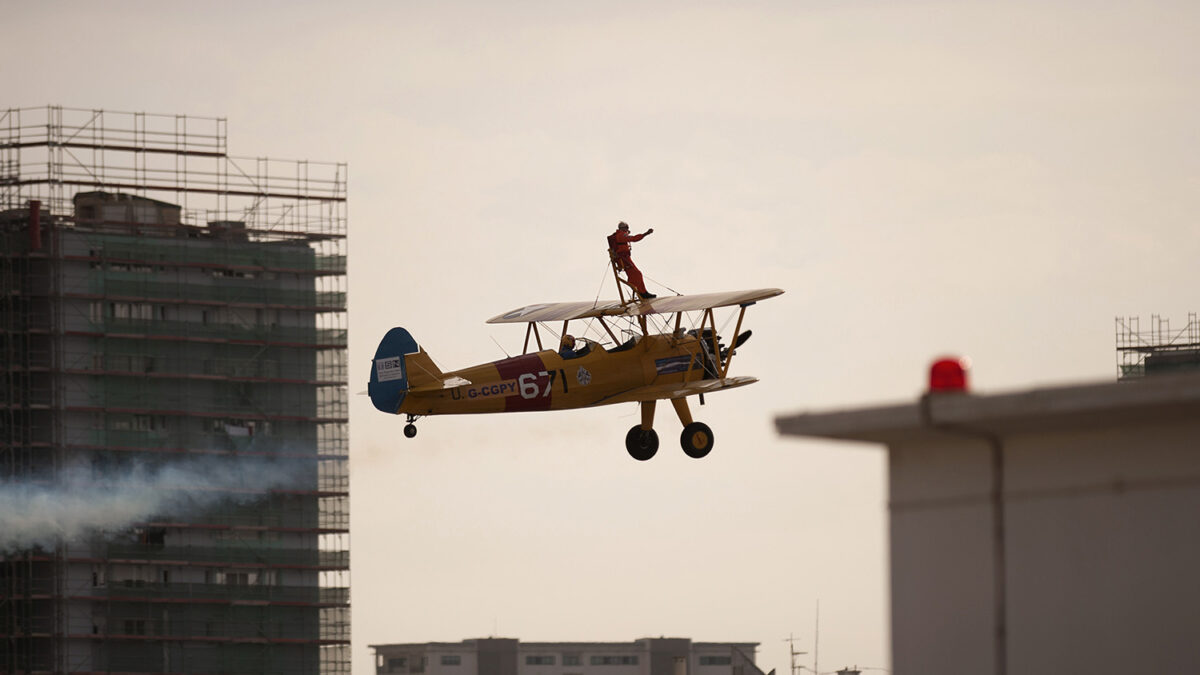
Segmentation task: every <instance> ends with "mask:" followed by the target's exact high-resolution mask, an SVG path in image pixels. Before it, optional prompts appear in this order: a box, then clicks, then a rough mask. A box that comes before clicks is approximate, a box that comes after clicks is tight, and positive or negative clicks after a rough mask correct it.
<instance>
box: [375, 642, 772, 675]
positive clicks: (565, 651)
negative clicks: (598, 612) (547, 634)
mask: <svg viewBox="0 0 1200 675" xmlns="http://www.w3.org/2000/svg"><path fill="white" fill-rule="evenodd" d="M757 648H758V643H757V642H692V641H691V640H690V639H687V638H643V639H640V640H635V641H633V642H521V641H519V640H515V639H511V638H480V639H474V640H463V641H462V642H424V643H409V644H388V645H371V649H373V650H375V672H376V673H379V674H381V675H383V674H386V673H426V674H427V675H761V674H762V671H761V670H759V669H758V667H757V666H755V665H754V656H755V650H756V649H757ZM773 672H774V671H772V673H773Z"/></svg>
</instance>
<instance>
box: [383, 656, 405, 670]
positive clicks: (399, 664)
mask: <svg viewBox="0 0 1200 675" xmlns="http://www.w3.org/2000/svg"><path fill="white" fill-rule="evenodd" d="M407 665H408V659H407V658H405V657H403V656H393V657H392V658H390V659H388V660H387V671H388V672H389V673H398V672H400V671H402V670H404V667H405V666H407Z"/></svg>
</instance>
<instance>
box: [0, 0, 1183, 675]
mask: <svg viewBox="0 0 1200 675" xmlns="http://www.w3.org/2000/svg"><path fill="white" fill-rule="evenodd" d="M4 14H5V24H6V28H7V30H6V31H5V33H6V37H5V40H3V41H0V81H2V82H3V83H4V90H5V94H6V95H5V101H4V102H3V107H26V106H40V105H45V104H61V105H65V106H68V107H79V108H105V109H110V110H118V111H139V112H140V111H144V112H152V113H167V114H176V113H178V114H189V115H198V116H209V117H226V118H228V120H229V125H228V130H229V149H230V152H231V153H232V154H236V155H242V156H270V157H276V158H281V159H311V160H322V161H346V162H348V163H349V175H350V183H349V195H350V208H349V214H350V293H351V295H350V311H351V314H350V328H351V334H350V358H351V364H352V369H351V374H352V377H353V378H354V379H353V380H352V382H351V385H350V390H351V392H352V393H353V392H357V391H360V390H363V389H365V388H366V387H365V382H366V378H367V375H368V368H369V366H370V358H371V356H372V354H373V352H374V348H375V345H376V343H377V341H378V339H379V337H380V336H382V334H383V333H384V332H385V331H386V330H387V329H388V328H390V327H392V326H396V325H399V326H405V327H406V328H408V329H409V330H410V331H411V332H412V333H413V335H414V336H416V338H417V339H418V340H419V341H420V342H422V344H423V345H424V346H425V347H426V348H427V349H428V350H429V351H430V353H431V354H432V355H433V357H434V358H435V359H436V360H437V361H438V362H439V363H440V364H441V365H442V366H443V368H446V369H451V368H458V367H462V366H466V365H471V364H475V363H478V362H482V361H488V360H493V359H495V358H498V357H501V356H502V355H503V354H502V353H501V351H500V349H499V348H498V347H497V346H496V345H495V344H494V343H493V342H492V337H494V338H495V339H496V340H498V341H499V342H500V343H501V344H503V345H504V346H505V348H506V349H508V350H509V351H510V352H511V351H519V350H520V346H521V345H520V343H521V339H522V337H523V334H524V333H523V328H522V327H519V326H486V325H484V323H483V321H484V320H485V319H487V318H488V317H491V316H494V315H496V314H498V313H500V312H503V311H506V310H509V309H512V308H514V307H517V306H519V305H523V304H528V303H533V302H544V301H555V300H590V299H592V298H594V297H596V294H597V292H598V290H599V289H600V288H601V286H600V285H601V282H602V281H603V280H604V279H605V273H606V270H607V258H606V255H605V253H604V236H605V235H607V234H608V233H609V232H610V231H611V230H612V228H613V226H614V225H615V224H616V222H617V221H618V220H626V221H628V222H629V223H631V224H632V225H633V227H634V229H635V230H639V231H640V230H641V229H644V228H646V227H654V228H655V233H654V235H652V236H651V237H650V238H649V239H647V240H646V241H644V242H643V243H641V244H638V245H635V250H634V258H635V260H637V262H638V263H639V265H640V266H641V268H642V269H643V271H644V272H645V273H646V274H647V276H648V277H649V278H650V279H652V280H654V281H655V282H657V283H661V284H665V285H667V286H669V287H670V288H673V289H675V290H678V291H680V292H709V291H717V290H725V289H740V288H758V287H763V286H777V287H780V288H783V289H785V290H786V291H787V292H786V294H785V295H783V296H781V297H779V298H775V299H772V300H769V301H767V302H764V303H761V304H760V305H759V306H757V307H756V308H754V309H753V310H752V311H751V312H750V314H749V315H748V319H747V320H748V322H749V327H750V328H752V329H753V330H754V338H753V339H752V340H751V341H750V342H749V343H748V344H747V345H746V346H745V347H744V348H743V349H741V350H739V355H738V359H737V360H736V361H735V363H734V370H735V374H739V375H757V376H759V377H761V378H762V382H760V383H759V384H756V385H754V386H752V387H748V388H745V389H738V390H735V391H731V392H727V393H722V394H716V395H713V396H710V397H708V405H706V406H704V407H703V408H699V407H696V406H694V407H693V412H694V413H695V414H696V417H697V418H698V419H701V420H703V421H706V422H707V423H708V424H709V425H710V426H712V428H713V430H714V433H715V437H716V446H715V449H714V450H713V453H712V454H711V455H710V456H709V457H708V458H707V459H705V460H702V461H695V460H691V459H688V458H686V457H685V456H683V454H682V452H681V451H680V450H679V449H678V447H677V443H676V442H675V439H676V438H677V437H678V421H677V420H675V419H674V416H673V415H672V413H671V411H670V408H669V407H667V408H666V409H665V410H664V409H661V407H660V412H659V417H658V427H659V430H660V432H661V434H660V435H661V438H662V439H663V444H662V449H661V450H660V451H659V456H658V457H655V458H654V459H653V460H652V461H650V462H647V463H639V462H635V461H633V460H632V459H630V458H629V457H628V456H627V455H626V453H625V450H624V447H623V438H624V435H625V432H626V430H627V429H628V428H629V427H630V426H632V425H633V424H635V423H636V422H637V419H638V417H637V408H636V407H635V406H634V405H632V404H628V405H623V406H616V407H607V408H598V409H593V410H584V411H576V412H569V413H527V414H520V415H510V416H482V417H460V418H454V417H447V418H434V419H426V420H424V421H423V423H422V424H421V425H420V429H421V430H420V435H419V436H418V437H417V438H416V439H414V440H407V439H405V438H404V437H403V436H402V435H401V428H402V426H403V423H404V421H403V419H402V418H394V417H388V416H385V415H382V414H380V413H377V412H376V411H375V410H374V409H373V408H372V407H371V405H370V403H369V401H368V400H367V399H366V398H365V397H353V399H354V400H353V401H352V404H351V419H352V423H351V445H352V462H351V471H352V493H353V499H352V513H353V518H352V527H353V533H352V537H351V542H352V544H351V545H352V555H353V570H352V586H353V596H352V603H353V621H354V626H353V634H354V659H355V665H354V671H355V674H356V675H365V674H367V673H370V672H372V661H371V659H370V657H369V654H370V652H369V650H368V649H367V647H366V645H367V644H372V643H384V642H419V641H428V640H439V641H457V640H461V639H464V638H470V637H480V636H488V635H499V636H507V637H518V638H521V639H522V640H529V641H546V640H632V639H635V638H638V637H644V636H658V635H666V636H680V637H691V638H693V639H696V640H717V641H722V640H745V641H758V642H761V643H762V648H761V649H760V653H759V659H758V661H759V664H760V666H762V667H763V669H764V670H769V669H771V668H778V669H779V671H780V673H781V674H782V673H785V672H786V670H787V663H788V655H787V649H788V648H787V645H786V643H784V642H783V639H784V638H786V637H787V636H788V634H789V633H794V634H795V635H796V637H797V638H798V640H799V641H798V643H797V648H798V649H802V650H805V651H809V652H811V651H812V647H813V637H814V612H815V606H816V603H817V602H818V601H819V602H820V607H821V622H820V664H821V670H833V669H835V668H837V667H841V666H844V665H850V664H854V663H857V664H859V665H866V666H887V664H888V663H889V636H888V579H887V531H886V527H887V511H886V508H887V503H886V500H887V497H886V489H885V478H886V475H885V466H884V452H883V451H882V450H881V449H879V448H875V447H871V446H858V445H840V444H834V443H824V442H798V441H794V440H789V441H784V440H781V439H779V438H778V437H777V436H776V435H775V433H774V430H773V426H772V420H773V418H774V416H775V415H777V414H781V413H791V412H795V411H798V410H824V409H839V408H845V407H854V406H859V405H864V404H874V403H884V402H895V401H901V400H912V399H913V398H914V397H915V396H916V395H917V394H918V393H919V392H920V391H921V389H922V387H923V382H924V378H925V369H926V367H927V366H928V364H929V363H930V362H931V360H932V359H933V358H934V357H936V356H938V355H940V354H943V353H947V352H950V353H959V354H966V355H969V356H970V357H971V358H972V360H973V364H974V368H973V371H972V379H973V382H972V384H973V386H974V387H975V388H976V389H977V390H982V391H996V390H1006V389H1014V388H1023V387H1028V386H1032V385H1039V384H1048V383H1059V382H1071V381H1090V380H1109V379H1112V378H1113V377H1114V376H1115V371H1116V365H1115V364H1116V357H1115V352H1114V328H1113V319H1114V317H1116V316H1128V315H1140V316H1142V317H1143V321H1148V319H1149V316H1150V315H1151V314H1152V313H1157V314H1161V315H1164V316H1167V317H1171V318H1172V319H1173V320H1174V321H1175V322H1177V325H1178V326H1179V327H1182V325H1183V323H1184V322H1185V321H1186V318H1187V313H1188V312H1189V311H1197V310H1200V299H1198V298H1197V297H1196V287H1195V264H1196V261H1197V260H1198V259H1200V230H1198V228H1197V227H1196V226H1195V219H1196V215H1195V214H1197V213H1198V212H1200V208H1198V207H1200V134H1198V131H1197V129H1198V128H1200V126H1198V124H1197V120H1200V87H1198V85H1197V83H1200V50H1197V48H1196V47H1195V37H1196V35H1198V34H1200V5H1198V4H1197V3H1195V2H1136V3H1134V2H1058V3H1047V2H1040V1H1039V2H1003V3H1001V2H996V3H974V2H962V1H953V2H937V1H931V2H868V1H864V2H856V1H853V0H843V1H838V2H832V1H831V2H806V1H795V2H765V1H763V2H741V3H732V2H731V3H719V2H678V3H674V2H673V3H647V2H637V3H626V2H606V3H595V2H541V3H533V2H513V3H482V2H480V3H465V2H436V3H434V2H428V3H415V2H388V3H384V2H380V3H361V2H343V3H336V4H335V3H328V2H319V3H318V2H283V1H279V2H236V3H234V2H210V3H199V4H196V3H193V4H189V5H184V4H182V3H161V2H106V3H92V2H89V3H83V2H78V3H76V2H58V3H44V2H25V1H22V0H18V1H13V0H10V1H9V2H7V3H6V6H5V12H4ZM651 287H652V289H658V290H659V292H663V291H662V286H656V285H655V283H652V284H651ZM614 295H615V291H614V290H613V288H612V286H611V281H609V282H608V284H607V285H606V286H605V287H604V290H603V292H602V296H603V297H604V298H607V297H612V296H614ZM1143 325H1145V324H1143ZM810 658H811V657H805V659H810ZM805 663H808V664H811V661H810V660H806V661H805Z"/></svg>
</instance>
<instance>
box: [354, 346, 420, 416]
mask: <svg viewBox="0 0 1200 675" xmlns="http://www.w3.org/2000/svg"><path fill="white" fill-rule="evenodd" d="M421 356H424V358H425V359H429V355H428V354H425V352H423V351H421V348H420V347H419V346H417V341H416V340H414V339H413V336H412V335H410V334H409V333H408V331H406V330H404V329H403V328H393V329H391V330H389V331H388V332H387V335H384V336H383V339H382V340H380V341H379V347H377V348H376V349H375V360H374V361H372V362H371V379H370V381H369V383H368V384H367V393H368V394H369V395H370V396H371V403H372V404H374V406H375V408H376V409H377V410H381V411H383V412H385V413H390V414H392V415H395V414H397V413H398V412H399V411H400V404H401V403H403V402H404V395H405V394H406V393H407V392H408V389H409V374H408V364H407V363H406V361H411V360H412V359H413V357H418V358H419V357H421ZM430 363H432V361H430ZM435 369H436V368H435ZM417 370H418V371H420V369H419V368H418V369H417ZM414 375H417V373H414ZM420 375H422V376H423V375H424V373H420Z"/></svg>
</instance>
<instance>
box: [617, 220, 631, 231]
mask: <svg viewBox="0 0 1200 675" xmlns="http://www.w3.org/2000/svg"><path fill="white" fill-rule="evenodd" d="M617 229H618V230H628V229H629V225H628V224H626V223H625V222H624V221H621V222H619V223H617Z"/></svg>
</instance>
